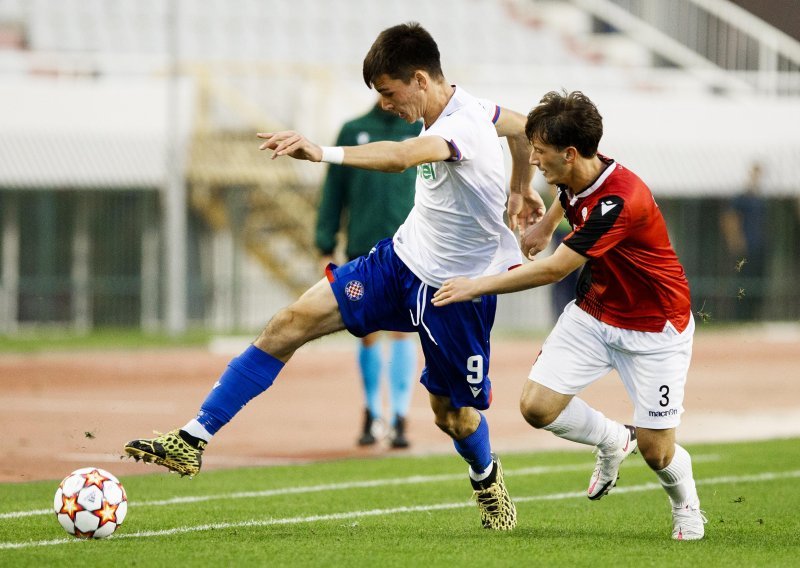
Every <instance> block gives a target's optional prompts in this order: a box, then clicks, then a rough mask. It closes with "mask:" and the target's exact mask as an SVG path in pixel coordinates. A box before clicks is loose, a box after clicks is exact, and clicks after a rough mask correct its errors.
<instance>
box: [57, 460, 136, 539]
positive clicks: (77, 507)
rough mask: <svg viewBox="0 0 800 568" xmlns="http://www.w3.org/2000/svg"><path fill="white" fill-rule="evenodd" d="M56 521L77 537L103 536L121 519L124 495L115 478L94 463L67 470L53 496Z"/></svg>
mask: <svg viewBox="0 0 800 568" xmlns="http://www.w3.org/2000/svg"><path fill="white" fill-rule="evenodd" d="M53 508H54V509H55V512H56V517H58V522H59V523H61V526H62V527H64V530H65V531H67V532H68V533H69V534H71V535H73V536H76V537H77V538H105V537H107V536H109V535H111V534H112V533H113V532H114V531H115V530H117V527H118V526H120V525H121V524H122V521H124V520H125V515H126V514H127V512H128V497H127V496H126V495H125V488H123V487H122V484H121V483H120V482H119V479H117V478H116V477H114V476H113V475H111V474H110V473H108V472H107V471H105V470H104V469H99V468H96V467H84V468H82V469H78V470H75V471H73V472H72V473H70V474H69V475H68V476H67V477H65V478H64V481H62V482H61V484H60V485H59V486H58V489H57V490H56V496H55V499H54V500H53Z"/></svg>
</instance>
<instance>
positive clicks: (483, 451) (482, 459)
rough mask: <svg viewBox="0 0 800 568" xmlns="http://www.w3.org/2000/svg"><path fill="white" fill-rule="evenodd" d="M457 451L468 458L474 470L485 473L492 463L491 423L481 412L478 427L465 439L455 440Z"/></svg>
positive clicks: (467, 460)
mask: <svg viewBox="0 0 800 568" xmlns="http://www.w3.org/2000/svg"><path fill="white" fill-rule="evenodd" d="M453 445H454V446H455V447H456V451H457V452H458V453H459V454H461V457H462V458H464V459H465V460H466V462H467V463H468V464H469V466H470V467H471V468H472V471H474V472H475V473H483V472H484V471H486V468H488V467H489V466H490V465H491V463H492V447H491V445H490V444H489V423H488V422H486V417H485V416H484V415H483V414H482V413H481V423H480V424H478V429H477V430H475V431H474V432H473V433H472V434H470V435H469V436H467V437H466V438H464V439H463V440H453Z"/></svg>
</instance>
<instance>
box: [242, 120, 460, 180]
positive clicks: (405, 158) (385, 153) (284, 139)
mask: <svg viewBox="0 0 800 568" xmlns="http://www.w3.org/2000/svg"><path fill="white" fill-rule="evenodd" d="M256 136H258V137H259V138H261V139H262V140H264V143H263V144H261V146H259V148H258V149H259V150H272V159H273V160H274V159H275V158H278V157H280V156H290V157H292V158H295V159H297V160H308V161H310V162H320V161H322V147H321V146H319V145H318V144H314V143H313V142H311V141H310V140H308V139H307V138H306V137H305V136H303V135H302V134H300V133H298V132H294V131H292V130H286V131H283V132H259V133H258V134H257V135H256ZM339 148H340V149H341V150H342V151H343V152H344V156H343V157H342V161H341V162H338V161H337V162H335V163H341V164H343V165H345V166H353V167H355V168H362V169H365V170H378V171H382V172H402V171H405V170H407V169H408V168H410V167H413V166H417V165H419V164H424V163H426V162H441V161H443V160H446V159H448V158H450V156H451V155H452V149H451V148H450V145H449V144H448V143H447V142H445V140H444V138H440V137H439V136H420V137H417V138H409V139H408V140H403V141H402V142H390V141H380V142H370V143H368V144H361V145H360V146H341V147H339Z"/></svg>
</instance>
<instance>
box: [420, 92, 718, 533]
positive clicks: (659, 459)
mask: <svg viewBox="0 0 800 568" xmlns="http://www.w3.org/2000/svg"><path fill="white" fill-rule="evenodd" d="M525 132H526V135H527V136H528V139H529V140H530V141H531V144H532V145H533V146H532V152H531V158H530V161H531V163H532V164H533V165H535V166H536V167H538V168H539V170H540V171H541V172H542V174H543V175H544V177H545V179H546V181H547V182H548V183H550V184H553V185H556V187H557V188H558V202H557V203H555V204H554V206H553V207H551V208H550V210H549V211H548V212H547V214H546V215H545V218H544V219H543V220H542V221H541V222H540V223H538V224H537V225H535V226H533V227H531V228H530V229H529V230H528V231H527V232H526V234H525V236H524V238H523V243H522V244H523V251H524V252H526V254H527V255H528V257H529V258H531V257H532V256H533V255H534V254H536V253H537V252H539V251H540V250H542V249H543V248H544V246H546V244H547V242H548V241H549V239H550V236H551V235H552V233H553V231H554V230H555V228H556V226H557V225H558V222H559V220H560V218H561V217H562V216H566V218H567V219H568V220H569V222H570V225H571V226H572V229H573V230H572V232H571V233H570V234H569V235H568V236H567V237H566V238H565V239H564V242H563V243H562V244H561V245H559V247H558V248H557V249H556V251H555V252H554V253H553V254H552V255H551V256H550V257H548V258H545V259H542V260H535V261H534V262H531V263H528V264H526V265H525V266H522V267H520V268H517V269H515V270H512V271H509V272H505V273H502V274H498V275H495V276H484V277H480V278H475V279H468V278H455V279H451V280H448V281H446V282H444V284H443V286H442V287H441V288H440V289H439V291H437V292H436V294H435V295H434V298H433V304H434V305H435V306H443V305H446V304H449V303H452V302H462V301H466V300H471V299H474V298H477V297H480V296H483V295H486V294H503V293H508V292H515V291H519V290H525V289H527V288H534V287H536V286H543V285H545V284H550V283H553V282H557V281H559V280H561V279H562V278H564V277H565V276H566V275H567V274H569V273H571V272H572V271H573V270H576V269H577V268H580V267H583V270H582V272H581V277H580V280H579V284H578V289H577V293H576V300H575V301H574V302H572V303H570V304H569V305H568V306H567V307H566V308H565V309H564V312H563V313H562V314H561V317H560V318H559V320H558V323H557V324H556V325H555V327H554V328H553V331H552V332H551V333H550V335H549V336H548V338H547V340H546V341H545V343H544V345H543V346H542V351H541V353H540V354H539V356H538V357H537V359H536V361H535V362H534V364H533V367H532V368H531V372H530V375H529V379H530V380H529V381H528V382H527V383H526V385H525V387H524V389H523V392H522V399H521V401H520V409H521V411H522V415H523V416H524V417H525V419H526V420H527V421H528V423H529V424H531V425H532V426H533V427H535V428H543V429H545V430H549V431H551V432H553V433H554V434H555V435H557V436H559V437H561V438H565V439H567V440H571V441H574V442H578V443H582V444H588V445H593V446H596V448H597V454H598V457H597V463H596V465H595V469H594V472H593V473H592V476H591V479H590V481H589V489H588V491H587V494H588V497H589V499H592V500H596V499H600V498H601V497H603V496H604V495H606V494H607V493H608V492H609V491H610V490H611V488H612V487H614V486H615V485H616V482H617V478H618V476H619V467H620V464H621V463H622V461H623V460H624V459H625V458H626V457H628V456H629V455H630V454H631V453H633V452H634V451H635V450H636V448H637V445H638V448H639V450H640V451H641V453H642V456H643V457H644V459H645V461H646V462H647V464H648V465H649V466H650V467H651V468H652V469H653V470H654V471H655V472H656V475H657V476H658V478H659V480H660V482H661V485H662V486H663V487H664V489H665V490H666V492H667V495H668V496H669V500H670V503H671V505H672V515H673V533H672V538H674V539H676V540H697V539H700V538H702V537H703V535H704V532H705V527H704V524H705V522H706V519H705V517H704V516H703V513H702V511H701V510H700V499H699V497H698V495H697V490H696V488H695V482H694V476H693V474H692V461H691V457H690V456H689V453H688V452H687V451H686V450H685V449H684V448H682V447H681V446H679V445H678V444H676V443H675V430H676V427H677V426H678V424H679V422H680V416H681V414H682V413H683V392H684V386H685V384H686V374H687V371H688V369H689V362H690V359H691V353H692V337H693V334H694V320H693V318H692V312H691V305H690V297H689V285H688V283H687V281H686V276H685V274H684V271H683V267H682V266H681V264H680V262H679V261H678V257H677V255H676V254H675V251H674V250H673V249H672V245H671V244H670V242H669V237H668V235H667V228H666V224H665V223H664V218H663V217H662V216H661V212H660V211H659V209H658V205H657V204H656V202H655V200H654V199H653V195H652V193H651V192H650V189H649V188H648V187H647V186H646V185H645V184H644V182H642V180H641V179H639V178H638V177H637V176H636V175H635V174H634V173H633V172H631V171H629V170H628V169H626V168H625V167H624V166H622V165H620V164H618V163H616V162H615V161H614V160H612V159H610V158H607V157H605V156H603V155H601V154H598V153H597V148H598V144H599V142H600V138H601V137H602V135H603V122H602V117H601V116H600V114H599V112H598V111H597V108H596V107H595V105H594V103H592V101H591V100H589V99H588V98H587V97H586V96H585V95H584V94H583V93H580V92H573V93H569V94H567V93H566V92H564V93H557V92H555V91H553V92H550V93H548V94H547V95H545V96H544V98H543V99H542V100H541V102H540V104H539V105H538V106H536V107H535V108H534V109H533V110H532V111H531V112H530V114H529V115H528V120H527V123H526V129H525ZM612 369H616V370H617V371H618V373H619V375H620V377H621V378H622V382H623V384H624V385H625V389H626V391H627V392H628V396H629V397H630V398H631V400H632V402H633V405H634V416H633V421H632V422H633V426H626V425H623V424H620V423H618V422H614V421H612V420H610V419H608V418H607V417H605V416H604V415H603V414H602V413H600V412H599V411H597V410H595V409H593V408H591V407H590V406H589V405H588V404H586V402H584V401H583V400H581V399H580V398H578V397H577V396H575V395H577V394H578V393H579V392H581V391H582V390H583V389H584V388H586V387H587V386H588V385H590V384H591V383H593V382H594V381H596V380H598V379H600V378H601V377H603V376H604V375H606V374H607V373H608V372H610V371H611V370H612Z"/></svg>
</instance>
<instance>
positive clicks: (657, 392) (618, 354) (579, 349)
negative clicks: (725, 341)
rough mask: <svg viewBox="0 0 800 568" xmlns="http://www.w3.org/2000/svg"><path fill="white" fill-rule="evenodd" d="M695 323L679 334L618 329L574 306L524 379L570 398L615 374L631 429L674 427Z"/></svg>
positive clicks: (670, 329) (671, 330)
mask: <svg viewBox="0 0 800 568" xmlns="http://www.w3.org/2000/svg"><path fill="white" fill-rule="evenodd" d="M693 336H694V318H690V321H689V325H688V326H687V327H686V329H685V330H684V331H683V332H682V333H678V331H677V330H676V329H675V328H674V327H673V326H672V324H670V323H667V325H666V326H665V327H664V330H663V331H661V332H646V331H634V330H631V329H622V328H619V327H614V326H611V325H608V324H605V323H603V322H601V321H600V320H598V319H596V318H594V317H592V316H590V315H589V314H587V313H586V312H584V311H583V310H582V309H580V308H579V307H578V306H576V305H575V302H574V301H573V302H572V303H570V304H569V305H568V306H567V307H566V308H565V309H564V313H562V314H561V317H559V318H558V323H556V325H555V327H554V328H553V331H552V332H550V335H549V336H548V337H547V339H546V340H545V342H544V345H543V346H542V352H541V353H540V354H539V357H538V358H537V359H536V361H535V362H534V364H533V367H531V372H530V374H529V375H528V378H529V379H530V380H532V381H535V382H537V383H539V384H541V385H544V386H545V387H547V388H549V389H552V390H554V391H556V392H558V393H561V394H567V395H575V394H578V393H579V392H581V391H582V390H583V389H585V388H586V387H587V386H589V385H590V384H592V383H593V382H595V381H596V380H598V379H600V378H601V377H603V376H605V375H606V374H608V373H609V372H610V371H611V370H612V369H616V370H617V372H618V373H619V375H620V377H621V378H622V383H623V384H624V385H625V390H626V391H627V392H628V396H629V397H630V399H631V401H632V402H633V405H634V414H633V425H634V426H640V427H642V428H652V429H655V430H662V429H666V428H675V427H676V426H677V425H678V424H680V421H681V414H683V392H684V386H685V385H686V373H687V372H688V370H689V362H690V360H691V358H692V338H693Z"/></svg>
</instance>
